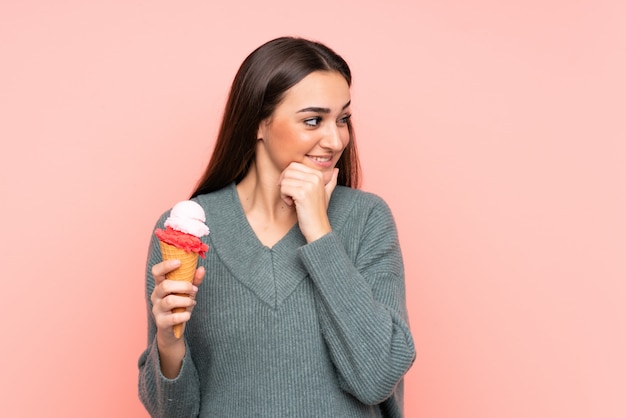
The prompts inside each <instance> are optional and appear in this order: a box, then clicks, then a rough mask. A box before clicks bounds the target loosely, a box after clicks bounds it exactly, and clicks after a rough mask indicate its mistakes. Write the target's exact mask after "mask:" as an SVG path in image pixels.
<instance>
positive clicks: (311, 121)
mask: <svg viewBox="0 0 626 418" xmlns="http://www.w3.org/2000/svg"><path fill="white" fill-rule="evenodd" d="M351 117H352V114H348V115H344V116H342V117H340V118H339V119H337V123H338V124H341V125H345V124H347V123H348V122H349V121H350V118H351ZM321 122H322V117H321V116H316V117H314V118H307V119H305V120H304V124H305V125H307V126H308V127H311V128H316V127H318V126H319V124H320V123H321Z"/></svg>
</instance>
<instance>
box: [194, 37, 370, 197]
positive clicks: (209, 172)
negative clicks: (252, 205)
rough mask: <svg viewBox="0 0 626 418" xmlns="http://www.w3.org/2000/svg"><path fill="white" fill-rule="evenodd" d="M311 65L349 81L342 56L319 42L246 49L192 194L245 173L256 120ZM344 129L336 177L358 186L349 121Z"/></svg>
mask: <svg viewBox="0 0 626 418" xmlns="http://www.w3.org/2000/svg"><path fill="white" fill-rule="evenodd" d="M314 71H336V72H338V73H340V74H341V75H342V76H343V77H344V78H345V79H346V81H347V82H348V86H350V85H351V84H352V75H351V73H350V68H349V67H348V64H347V63H346V61H345V60H344V59H343V58H341V57H340V56H339V55H337V54H336V53H335V52H334V51H333V50H331V49H330V48H328V47H327V46H325V45H323V44H321V43H318V42H314V41H310V40H306V39H301V38H292V37H282V38H277V39H274V40H272V41H269V42H267V43H265V44H263V45H261V46H260V47H258V48H257V49H256V50H254V51H253V52H252V53H251V54H250V55H248V57H247V58H246V59H245V60H244V61H243V63H242V64H241V67H239V71H237V75H236V76H235V79H234V80H233V84H232V86H231V89H230V94H229V96H228V101H227V102H226V108H225V109H224V117H223V119H222V124H221V126H220V130H219V133H218V135H217V142H216V143H215V149H214V150H213V154H212V156H211V159H210V161H209V164H208V166H207V168H206V170H205V172H204V174H203V175H202V177H201V178H200V180H199V181H198V184H197V186H196V189H195V191H194V192H193V194H192V195H191V197H192V198H193V197H196V196H198V195H201V194H204V193H209V192H212V191H215V190H219V189H221V188H223V187H225V186H227V185H228V184H230V183H232V182H233V181H234V182H236V183H238V182H240V181H241V180H242V179H243V178H244V177H245V175H246V174H247V173H248V169H249V168H250V165H251V163H252V161H253V160H254V155H255V146H256V140H257V132H258V128H259V124H260V123H261V121H263V120H264V119H266V118H268V117H269V116H271V115H272V113H273V112H274V109H275V108H276V106H277V105H278V104H279V103H280V102H281V100H282V99H283V97H284V94H285V92H286V91H287V90H288V89H290V88H291V87H293V86H294V85H296V84H297V83H298V82H300V80H302V79H303V78H304V77H306V76H307V75H309V74H310V73H312V72H314ZM348 132H349V135H350V142H349V144H348V146H347V147H346V149H345V150H344V151H343V154H342V155H341V158H340V159H339V161H338V162H337V167H338V168H339V177H338V179H337V183H338V184H340V185H343V186H348V187H353V188H357V187H359V176H360V165H359V160H358V155H357V150H356V144H355V138H354V129H353V127H352V124H351V123H350V122H348Z"/></svg>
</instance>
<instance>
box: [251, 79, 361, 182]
mask: <svg viewBox="0 0 626 418" xmlns="http://www.w3.org/2000/svg"><path fill="white" fill-rule="evenodd" d="M349 118H350V87H349V86H348V83H347V82H346V80H345V79H344V78H343V76H342V75H341V74H339V73H337V72H329V71H315V72H313V73H311V74H309V75H308V76H306V77H305V78H303V79H302V80H301V81H300V82H299V83H298V84H296V85H294V86H293V87H291V88H290V89H289V90H287V92H286V93H285V96H284V97H283V100H282V102H281V103H280V104H279V105H278V106H277V107H276V109H275V110H274V113H273V114H272V115H271V116H270V117H269V118H268V119H266V120H264V121H262V122H261V124H260V126H259V132H258V136H257V138H259V143H258V144H257V156H256V158H257V165H258V166H260V167H263V169H264V170H273V171H275V173H274V174H275V175H276V176H279V175H280V173H281V172H282V171H283V170H284V169H285V168H286V167H287V166H288V165H289V164H290V163H292V162H298V163H302V164H304V165H306V166H307V167H311V168H315V169H318V170H321V171H322V172H323V173H324V180H325V181H326V182H328V181H330V178H331V176H332V171H333V168H334V167H335V165H336V164H337V161H339V157H341V153H342V152H343V150H344V149H345V148H346V146H347V145H348V142H349V138H350V135H349V132H348V119H349Z"/></svg>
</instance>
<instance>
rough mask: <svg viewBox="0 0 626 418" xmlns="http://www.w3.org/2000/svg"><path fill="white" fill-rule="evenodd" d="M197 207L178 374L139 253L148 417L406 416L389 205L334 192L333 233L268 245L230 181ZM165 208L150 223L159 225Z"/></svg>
mask: <svg viewBox="0 0 626 418" xmlns="http://www.w3.org/2000/svg"><path fill="white" fill-rule="evenodd" d="M196 200H197V202H198V203H200V204H201V205H202V207H203V208H204V210H205V212H206V216H207V224H208V225H209V228H210V229H211V233H210V235H209V236H208V237H205V238H206V240H205V242H206V243H207V244H208V245H209V246H210V249H209V251H208V253H207V256H206V259H202V258H200V264H201V265H203V266H204V267H205V269H206V276H205V280H204V282H203V283H202V285H201V286H200V289H199V292H198V295H197V302H198V303H197V305H196V306H195V308H194V311H193V314H192V317H191V320H190V321H189V322H188V324H187V327H186V330H185V336H184V338H185V341H186V344H187V354H186V356H185V358H184V360H183V365H182V369H181V372H180V374H179V375H178V377H176V378H175V379H167V378H165V377H164V376H163V375H162V374H161V372H160V365H159V354H158V350H157V348H156V343H155V334H156V327H155V324H154V320H153V317H152V314H151V309H152V306H151V302H150V294H151V293H152V290H153V288H154V279H153V277H152V276H151V273H150V269H151V267H152V265H154V264H156V263H158V262H160V261H161V254H160V251H159V246H158V241H157V239H156V238H154V236H153V238H152V241H151V244H150V250H149V254H148V260H147V284H146V300H147V305H148V347H147V349H146V351H145V352H144V353H143V354H142V355H141V357H140V359H139V395H140V398H141V400H142V402H143V403H144V405H145V407H146V409H147V410H148V411H149V412H150V414H151V415H152V416H154V417H172V418H183V417H197V416H200V417H229V418H230V417H236V418H246V417H271V418H277V417H289V418H305V417H311V418H321V417H324V418H325V417H333V418H334V417H340V418H344V417H345V418H349V417H402V379H403V376H404V374H405V373H406V371H407V370H408V369H409V367H410V366H411V364H412V363H413V360H414V358H415V349H414V346H413V339H412V337H411V333H410V330H409V326H408V320H407V312H406V305H405V287H404V268H403V264H402V256H401V253H400V248H399V245H398V237H397V232H396V227H395V224H394V221H393V218H392V215H391V213H390V211H389V208H388V206H387V205H386V204H385V203H384V202H383V200H381V199H380V198H378V197H376V196H375V195H373V194H369V193H365V192H362V191H359V190H353V189H349V188H346V187H337V188H336V189H335V191H334V192H333V195H332V198H331V201H330V204H329V208H328V216H329V219H330V222H331V226H332V228H333V232H331V233H329V234H327V235H325V236H323V237H322V238H320V239H318V240H317V241H314V242H312V243H309V244H307V243H306V240H305V239H304V237H303V236H302V234H301V233H300V230H299V229H298V226H297V225H296V226H294V227H293V228H292V229H291V230H290V231H289V232H288V233H287V234H286V235H285V236H284V237H283V238H282V239H281V240H280V241H279V242H278V243H276V245H274V247H272V248H271V249H270V248H268V247H265V246H263V245H262V244H261V242H260V241H259V240H258V239H257V237H256V235H255V234H254V232H253V231H252V229H251V227H250V225H249V224H248V222H247V220H246V217H245V214H244V213H243V209H242V207H241V203H240V201H239V198H238V195H237V191H236V188H235V185H234V184H233V185H230V186H229V187H226V188H224V189H222V190H219V191H217V192H214V193H210V194H207V195H202V196H199V197H198V198H197V199H196ZM166 217H167V213H166V214H164V215H163V216H162V217H161V218H160V219H159V221H158V223H157V227H159V228H162V227H163V222H164V220H165V218H166Z"/></svg>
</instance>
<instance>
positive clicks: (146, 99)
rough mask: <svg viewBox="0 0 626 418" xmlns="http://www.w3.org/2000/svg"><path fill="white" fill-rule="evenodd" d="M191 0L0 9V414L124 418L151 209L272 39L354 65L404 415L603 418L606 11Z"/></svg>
mask: <svg viewBox="0 0 626 418" xmlns="http://www.w3.org/2000/svg"><path fill="white" fill-rule="evenodd" d="M212 3H214V2H208V1H199V0H198V1H181V2H171V1H163V0H158V1H149V2H145V1H142V2H139V1H129V0H124V1H121V0H117V1H112V0H107V1H104V0H103V1H94V2H82V1H78V0H65V1H64V0H60V1H56V2H49V1H43V0H25V1H20V2H17V1H14V2H8V1H4V2H2V3H1V4H0V59H1V60H2V63H1V65H0V138H1V140H2V150H3V152H2V164H0V174H1V176H0V187H1V189H0V196H1V197H0V198H1V199H2V204H1V205H0V213H1V216H2V219H3V220H4V226H3V228H2V237H3V239H2V240H1V241H0V242H1V243H0V245H1V246H2V248H1V249H0V254H2V262H1V265H2V267H3V269H2V274H1V279H0V280H2V293H1V294H2V296H3V297H2V298H1V300H2V310H3V312H5V321H4V326H3V327H2V328H3V332H2V339H1V342H2V343H1V344H0V352H1V355H0V361H1V362H2V364H1V367H0V370H1V371H2V372H1V373H0V385H1V387H0V393H2V399H3V402H1V403H0V415H1V416H11V417H41V416H64V417H83V416H90V417H96V418H97V417H114V416H115V417H127V416H133V417H139V416H146V414H145V413H144V412H143V409H142V407H141V405H140V403H139V401H138V400H137V395H136V375H137V371H136V361H137V357H138V355H139V354H140V352H141V350H142V348H143V346H144V344H145V330H144V327H145V318H144V302H143V268H144V257H145V251H146V246H147V243H148V239H149V235H150V233H151V228H152V225H153V222H154V221H155V219H156V217H157V216H158V215H159V214H160V213H161V212H162V211H164V210H166V209H167V208H168V207H170V206H171V205H172V204H173V203H174V202H176V201H177V200H180V199H183V198H186V197H187V195H188V193H189V192H190V190H191V188H192V186H193V183H194V182H195V180H196V179H197V177H198V176H199V175H200V172H201V170H202V168H203V166H204V164H205V163H206V161H207V158H208V156H209V153H210V150H211V146H212V139H213V137H214V135H215V132H216V129H217V123H218V120H219V116H220V114H221V109H222V106H223V104H224V100H225V96H226V92H227V89H228V86H229V83H230V81H231V79H232V77H233V75H234V72H235V70H236V68H237V67H238V65H239V63H240V62H241V60H242V59H243V58H244V57H245V56H246V55H247V54H248V53H249V52H250V51H251V50H252V49H253V48H254V47H256V46H257V45H259V44H260V43H262V42H264V41H266V40H269V39H270V38H273V37H275V36H279V35H283V34H292V35H302V36H306V37H312V38H316V39H319V40H321V41H324V42H327V43H328V44H330V45H331V46H333V47H334V48H335V49H336V50H338V51H339V52H340V53H342V54H343V55H344V56H345V57H346V58H347V59H348V61H349V62H350V63H351V65H352V68H353V71H354V73H355V84H354V91H353V99H354V102H355V104H354V110H355V123H356V126H357V129H358V131H357V132H358V135H359V143H360V149H361V153H362V160H363V166H364V169H365V175H366V182H365V187H364V188H365V189H367V190H370V191H374V192H376V193H378V194H380V195H382V196H383V197H385V198H386V199H387V201H388V202H389V204H390V205H391V207H392V209H393V210H394V213H395V214H396V217H397V222H398V225H399V228H400V233H401V239H402V244H403V249H404V253H405V257H406V267H407V273H408V274H407V280H408V284H407V285H408V300H409V305H410V315H411V325H412V328H413V331H414V334H415V339H416V342H417V346H418V358H417V361H416V363H415V365H414V367H413V368H412V370H411V371H410V373H409V375H408V377H407V391H406V396H407V407H406V410H407V416H408V417H427V418H446V417H450V418H459V417H463V418H465V417H468V418H473V417H476V418H501V417H507V418H517V417H519V418H521V417H531V416H532V417H570V418H583V417H589V418H591V417H594V418H595V417H602V418H618V417H619V418H623V417H624V416H626V401H625V400H624V393H626V356H625V353H626V308H625V307H624V306H625V302H624V301H625V300H626V284H625V280H624V279H626V262H625V261H624V260H625V258H626V257H625V255H626V146H625V141H626V129H625V122H624V120H625V118H624V114H625V110H626V103H625V99H624V97H626V82H625V77H624V74H626V58H625V57H626V29H625V28H626V7H625V6H624V5H625V4H626V3H624V2H623V1H619V0H614V1H610V0H607V1H603V0H599V1H598V0H581V1H555V0H552V1H532V0H531V1H526V2H521V1H509V2H499V1H493V0H475V1H471V2H467V1H464V0H442V1H439V2H426V1H413V0H403V1H400V0H390V1H388V2H385V4H386V6H385V7H384V9H383V8H382V6H381V5H380V4H381V3H380V2H373V1H370V2H367V1H366V2H362V1H361V2H357V1H353V2H349V1H330V0H319V1H317V2H314V3H306V4H305V3H302V2H300V3H298V2H295V3H294V2H292V1H287V0H269V1H267V2H261V3H259V2H252V1H250V2H248V3H249V4H248V5H247V6H242V5H239V4H236V2H224V3H223V4H221V5H220V6H212V5H211V4H212ZM504 3H506V5H504ZM257 4H259V6H257ZM261 4H262V5H261Z"/></svg>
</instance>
